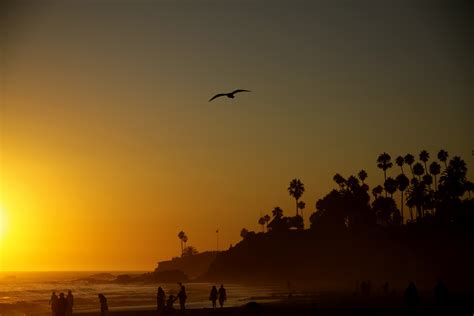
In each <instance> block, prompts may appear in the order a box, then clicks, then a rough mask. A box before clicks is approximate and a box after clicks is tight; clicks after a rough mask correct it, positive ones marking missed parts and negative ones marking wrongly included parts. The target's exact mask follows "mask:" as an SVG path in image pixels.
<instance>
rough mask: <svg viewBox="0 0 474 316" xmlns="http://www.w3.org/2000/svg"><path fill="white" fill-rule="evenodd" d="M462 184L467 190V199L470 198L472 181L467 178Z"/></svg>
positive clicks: (473, 184)
mask: <svg viewBox="0 0 474 316" xmlns="http://www.w3.org/2000/svg"><path fill="white" fill-rule="evenodd" d="M464 186H465V189H466V191H467V194H468V196H469V199H471V192H473V191H474V183H472V182H471V181H469V180H467V181H466V182H464Z"/></svg>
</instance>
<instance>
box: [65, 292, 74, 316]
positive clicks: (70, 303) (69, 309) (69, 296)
mask: <svg viewBox="0 0 474 316" xmlns="http://www.w3.org/2000/svg"><path fill="white" fill-rule="evenodd" d="M66 300H67V309H66V316H71V315H72V307H73V306H74V296H73V295H72V292H71V290H68V291H67V297H66Z"/></svg>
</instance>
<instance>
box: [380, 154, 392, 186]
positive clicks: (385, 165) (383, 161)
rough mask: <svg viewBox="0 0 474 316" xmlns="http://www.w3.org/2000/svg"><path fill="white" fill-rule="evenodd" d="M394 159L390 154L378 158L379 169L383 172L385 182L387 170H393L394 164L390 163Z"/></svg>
mask: <svg viewBox="0 0 474 316" xmlns="http://www.w3.org/2000/svg"><path fill="white" fill-rule="evenodd" d="M391 159H392V158H391V157H390V155H389V154H387V153H385V152H384V153H383V154H380V156H379V157H378V158H377V167H378V168H380V169H382V170H383V179H384V182H385V181H386V180H387V169H389V168H391V167H392V166H393V164H392V163H391V162H390V160H391Z"/></svg>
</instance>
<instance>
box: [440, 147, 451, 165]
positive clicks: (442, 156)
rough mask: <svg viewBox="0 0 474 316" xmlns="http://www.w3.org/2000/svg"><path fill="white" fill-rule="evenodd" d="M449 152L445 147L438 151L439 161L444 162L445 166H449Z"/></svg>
mask: <svg viewBox="0 0 474 316" xmlns="http://www.w3.org/2000/svg"><path fill="white" fill-rule="evenodd" d="M448 156H449V155H448V152H447V151H446V150H444V149H441V150H440V151H439V152H438V159H439V161H441V162H444V167H445V168H448V164H447V163H446V161H447V160H448Z"/></svg>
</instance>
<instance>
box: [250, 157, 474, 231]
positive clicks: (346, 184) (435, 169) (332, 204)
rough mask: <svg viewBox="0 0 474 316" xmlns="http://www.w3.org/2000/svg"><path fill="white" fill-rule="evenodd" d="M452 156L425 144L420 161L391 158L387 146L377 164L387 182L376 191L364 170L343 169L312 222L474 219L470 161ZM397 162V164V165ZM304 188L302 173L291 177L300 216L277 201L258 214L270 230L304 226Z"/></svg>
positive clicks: (355, 223)
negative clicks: (269, 210) (345, 173)
mask: <svg viewBox="0 0 474 316" xmlns="http://www.w3.org/2000/svg"><path fill="white" fill-rule="evenodd" d="M448 158H449V155H448V152H447V151H445V150H440V151H439V152H438V154H437V159H432V160H431V162H430V154H429V153H428V152H427V151H426V150H422V151H421V152H420V154H419V155H418V161H417V160H416V159H415V156H413V155H412V154H406V155H405V156H398V157H396V158H395V161H394V162H392V157H391V156H390V155H389V154H388V153H385V152H384V153H382V154H380V155H379V157H378V158H377V167H378V168H380V169H381V170H382V171H383V176H384V182H383V184H381V185H376V186H375V187H373V188H372V190H371V191H370V188H369V186H368V185H367V184H366V182H365V180H366V179H367V177H368V175H367V172H366V171H365V170H361V171H360V172H358V174H357V176H349V177H348V178H347V179H346V178H344V177H343V176H342V175H340V174H336V175H334V177H333V180H334V182H335V183H336V184H337V188H336V189H334V190H332V191H331V192H330V193H328V194H327V195H326V196H325V197H323V198H322V199H319V200H318V201H317V202H316V211H315V212H314V213H313V214H312V215H311V216H310V222H311V228H315V227H326V228H329V229H332V228H341V229H343V228H344V227H345V228H348V227H352V228H358V227H359V228H360V227H368V226H376V225H378V226H402V225H404V224H407V223H434V222H436V223H445V224H446V223H453V222H456V221H457V222H461V221H465V220H466V219H467V220H469V221H471V222H472V224H474V199H471V192H472V191H473V190H474V184H473V183H472V182H470V181H469V180H467V177H466V176H467V167H466V163H465V162H464V161H463V160H462V159H461V158H460V157H453V158H452V159H450V160H449V159H448ZM394 163H395V164H396V165H397V167H398V168H397V167H394ZM392 168H393V169H392ZM392 170H396V171H395V174H392V175H390V173H391V172H390V171H392ZM304 191H305V188H304V184H303V183H302V181H301V180H300V179H293V180H291V182H290V184H289V187H288V193H289V194H290V196H291V197H293V198H294V199H295V210H296V214H295V216H294V217H285V216H283V210H282V209H281V208H280V207H278V206H276V207H275V208H274V209H273V210H272V217H270V216H269V215H265V216H261V217H260V218H259V220H258V223H259V224H260V225H261V226H262V232H265V225H266V227H267V231H282V230H290V229H296V230H302V229H304V222H303V217H302V212H303V209H304V208H305V203H304V202H303V201H301V200H300V199H301V197H302V195H303V193H304ZM369 192H371V193H372V196H373V198H371V196H370V194H369ZM397 193H398V194H397ZM466 193H467V198H465V195H466ZM397 195H398V198H397ZM395 199H397V200H398V203H397V202H396V201H395ZM406 207H408V210H407V211H408V214H406V213H407V212H406V210H405V209H406ZM249 233H250V232H249V231H248V230H247V229H245V228H244V229H242V232H241V236H242V238H246V236H248V235H249Z"/></svg>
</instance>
